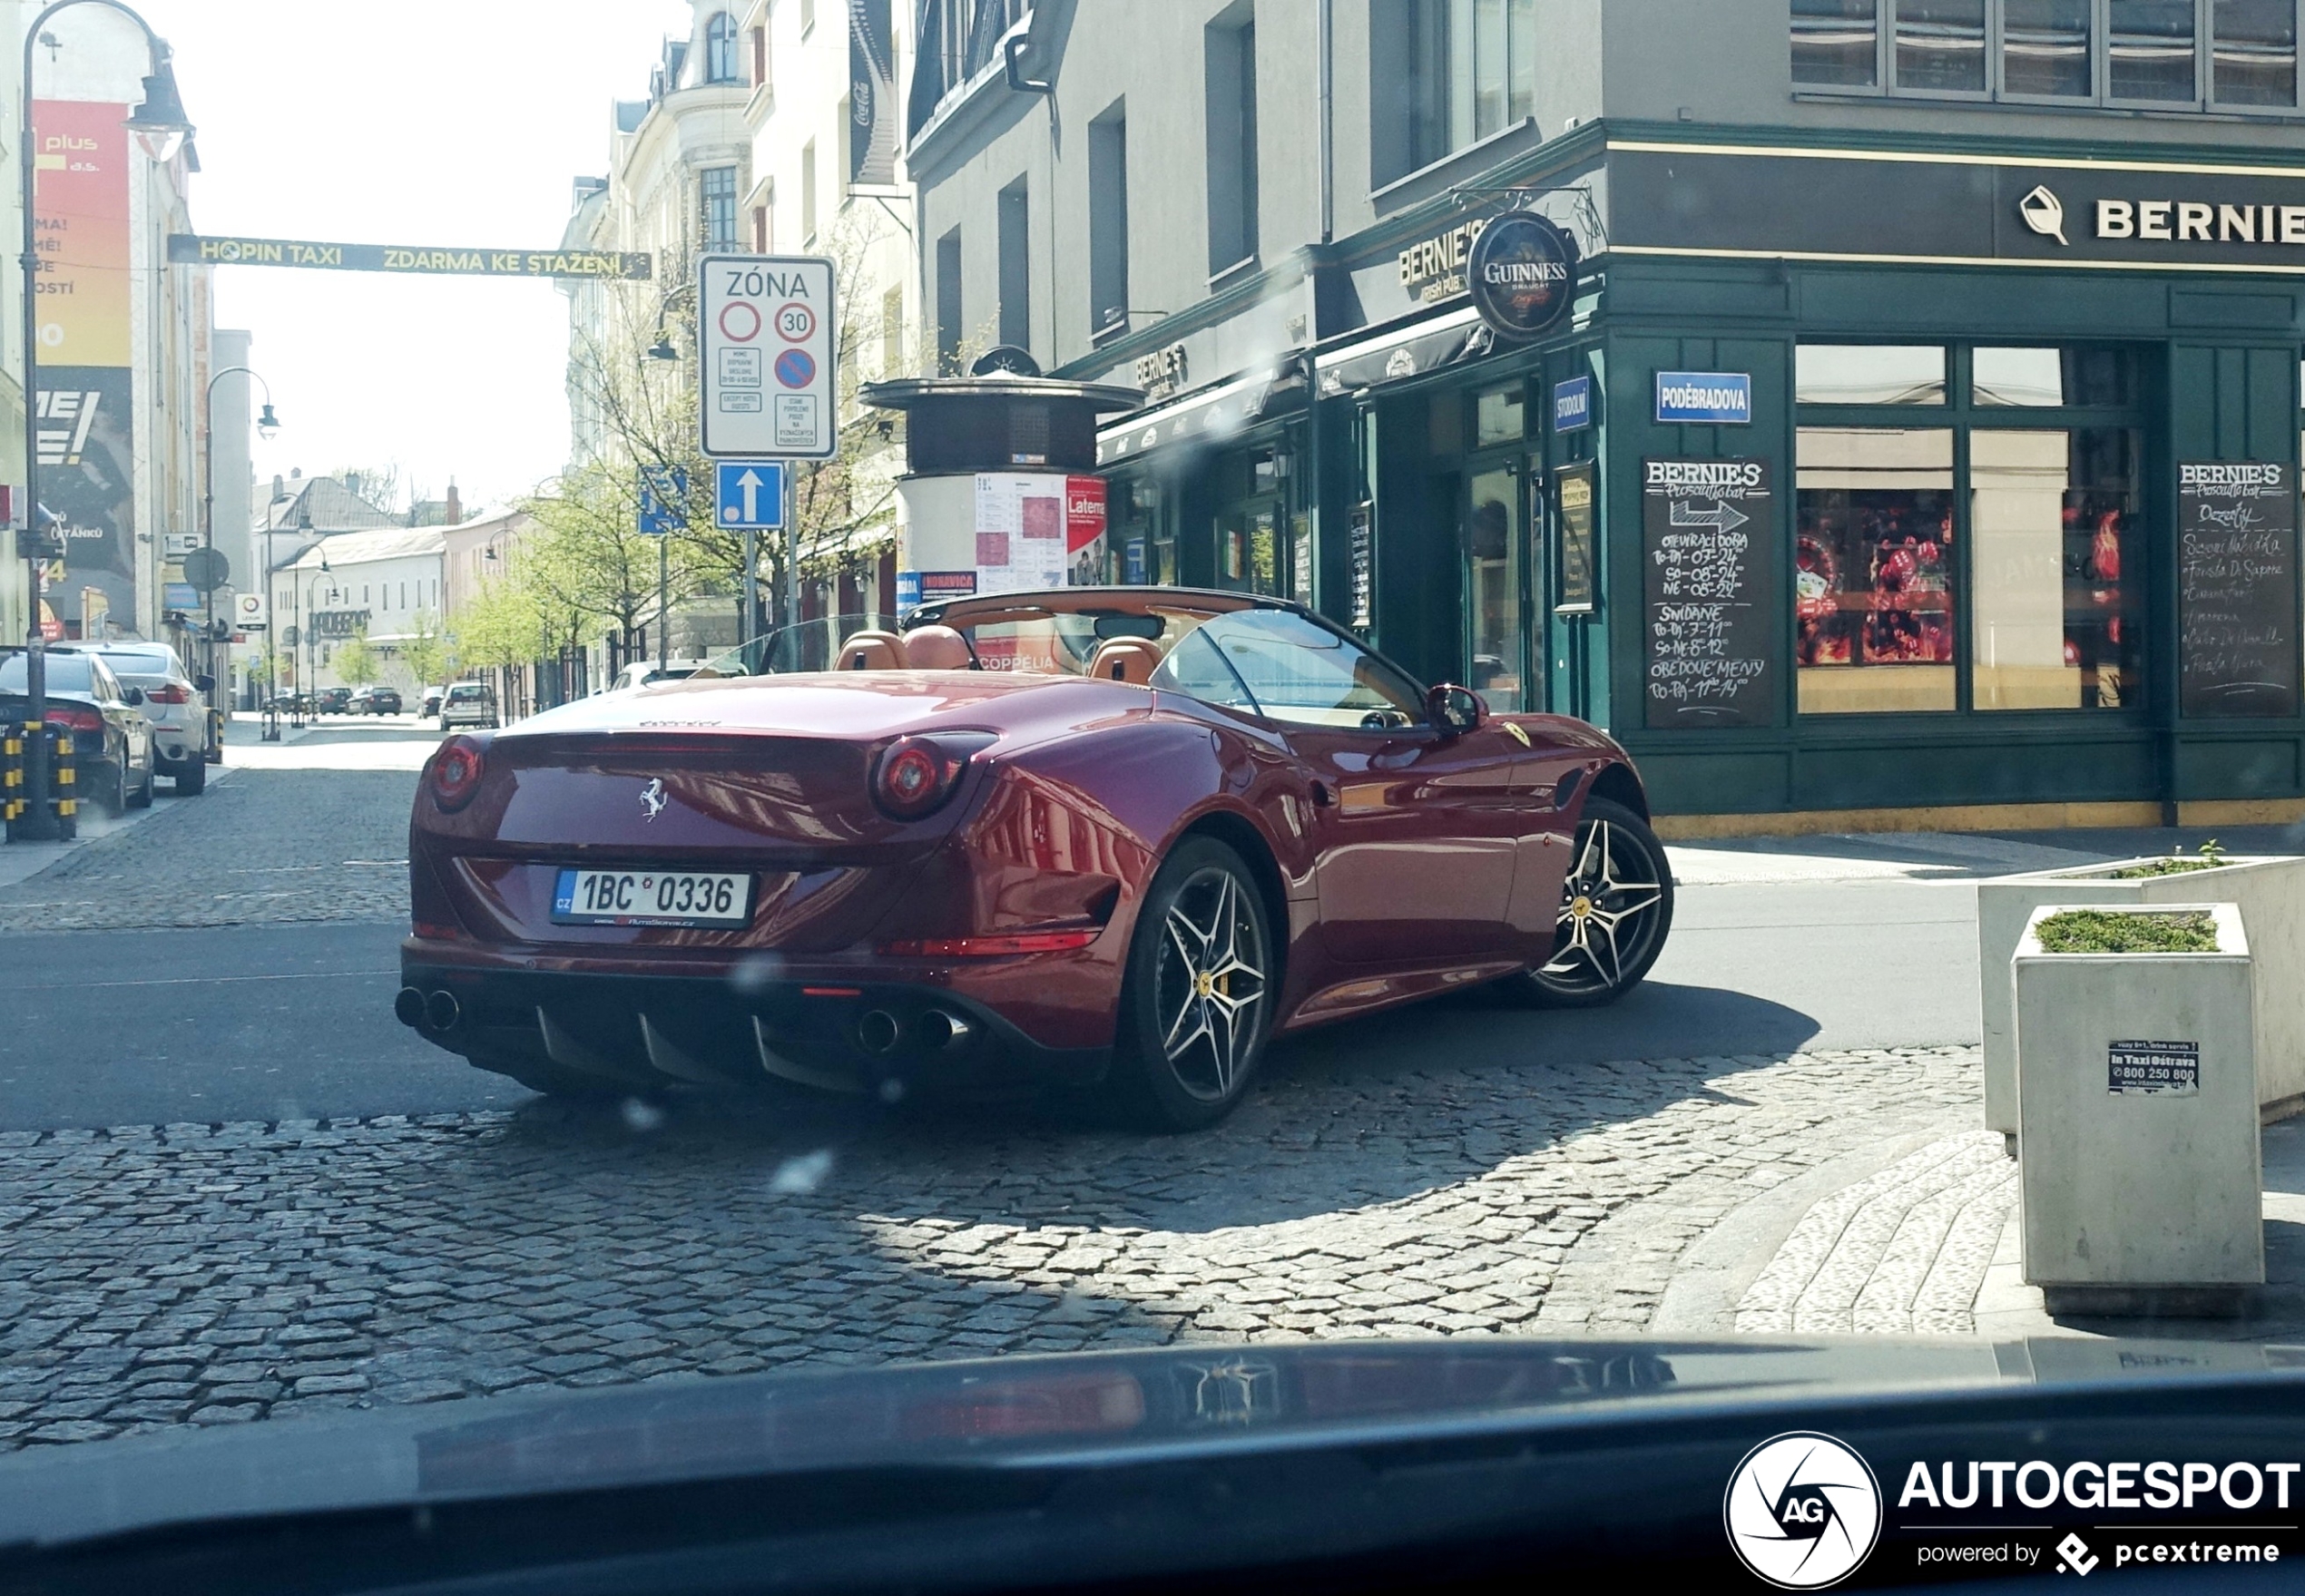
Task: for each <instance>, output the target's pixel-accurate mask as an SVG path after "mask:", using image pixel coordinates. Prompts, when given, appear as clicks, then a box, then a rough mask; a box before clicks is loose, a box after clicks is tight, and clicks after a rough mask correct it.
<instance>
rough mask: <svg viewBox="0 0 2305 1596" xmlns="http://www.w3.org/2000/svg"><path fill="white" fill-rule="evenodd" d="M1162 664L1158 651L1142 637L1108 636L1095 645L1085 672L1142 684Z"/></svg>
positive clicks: (1109, 678)
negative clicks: (1095, 648) (1095, 647)
mask: <svg viewBox="0 0 2305 1596" xmlns="http://www.w3.org/2000/svg"><path fill="white" fill-rule="evenodd" d="M1160 666H1161V651H1160V650H1159V649H1158V648H1157V647H1155V646H1154V645H1153V644H1152V643H1150V642H1148V641H1145V640H1144V639H1143V638H1141V637H1114V638H1108V639H1106V640H1105V641H1103V642H1102V643H1100V644H1098V645H1097V650H1096V652H1095V654H1094V655H1093V656H1092V657H1091V658H1090V660H1089V662H1088V673H1089V674H1090V675H1091V676H1094V677H1095V678H1097V679H1098V680H1099V681H1131V682H1134V683H1135V684H1136V685H1137V686H1139V687H1142V686H1143V685H1144V684H1145V683H1146V682H1148V681H1152V672H1153V671H1157V670H1159V669H1160Z"/></svg>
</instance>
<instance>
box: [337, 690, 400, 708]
mask: <svg viewBox="0 0 2305 1596" xmlns="http://www.w3.org/2000/svg"><path fill="white" fill-rule="evenodd" d="M344 712H345V713H346V714H348V715H397V714H398V713H399V712H400V695H399V693H397V691H395V690H393V689H391V688H388V687H364V688H362V689H361V690H359V691H358V692H356V693H354V694H353V695H352V696H351V698H350V699H349V700H347V701H346V703H345V706H344Z"/></svg>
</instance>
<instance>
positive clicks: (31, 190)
mask: <svg viewBox="0 0 2305 1596" xmlns="http://www.w3.org/2000/svg"><path fill="white" fill-rule="evenodd" d="M74 5H103V6H107V7H109V8H111V9H112V10H113V11H117V12H119V13H120V14H121V15H123V16H125V17H126V18H128V20H129V21H131V22H132V23H134V24H136V25H137V26H138V27H139V28H141V29H142V30H143V34H144V42H145V44H146V46H147V47H148V49H149V50H150V52H151V56H152V75H151V76H149V77H147V78H146V79H144V103H142V104H141V105H139V106H137V107H136V109H135V111H134V113H132V114H131V115H130V117H129V118H128V122H127V126H128V128H129V130H130V131H131V132H133V133H134V134H135V135H136V140H137V142H139V143H141V144H142V145H143V147H144V152H145V153H146V154H147V155H150V156H151V157H152V159H153V160H155V161H164V160H167V159H169V158H170V157H172V156H173V155H174V153H175V145H176V143H177V142H178V141H179V140H181V138H182V137H183V136H184V135H186V134H189V133H190V132H191V131H192V125H191V122H189V121H187V120H186V119H185V116H184V105H183V102H182V101H181V99H180V98H179V97H178V95H177V93H176V73H175V69H174V68H173V67H172V66H171V65H170V64H169V56H170V51H169V48H168V44H167V42H166V41H165V40H163V39H162V37H161V36H160V35H159V34H156V33H154V32H152V24H150V23H148V22H146V21H145V20H144V19H143V17H142V16H141V15H138V14H137V12H136V11H135V10H134V9H133V8H132V7H131V6H129V5H124V4H123V3H122V0H54V4H53V5H50V6H49V7H48V8H47V9H46V10H44V11H43V12H42V13H41V14H40V15H38V16H36V17H34V18H33V20H32V25H31V26H30V27H28V28H26V29H25V34H24V75H23V77H21V78H20V79H18V80H17V81H18V86H19V87H20V89H21V91H22V93H20V94H19V96H18V103H19V104H20V105H21V106H22V107H23V109H24V120H23V125H22V126H21V127H20V128H18V130H17V139H16V151H17V155H18V161H17V171H18V172H19V174H20V178H19V181H21V182H22V184H23V202H24V259H23V261H22V265H23V268H24V497H25V548H24V551H23V552H24V556H25V577H26V579H27V583H26V592H27V595H28V599H29V602H28V604H27V606H26V608H27V609H28V611H29V612H30V615H31V622H30V624H29V625H28V626H26V628H25V699H26V700H27V702H26V705H25V719H26V720H29V721H30V722H31V723H32V724H31V735H30V736H28V737H27V738H26V739H25V772H24V774H25V811H24V818H23V819H22V820H21V821H20V822H18V826H17V835H18V836H20V837H24V838H25V839H26V840H27V841H33V842H48V841H53V840H54V838H55V837H56V836H57V833H58V831H59V829H60V827H58V825H57V823H56V816H55V812H54V808H52V807H51V805H50V802H49V794H50V791H51V782H50V776H49V769H48V736H47V729H46V728H47V720H48V637H47V633H46V632H44V631H42V630H41V625H40V570H41V565H42V563H43V562H44V560H45V559H47V558H50V557H53V553H61V552H62V551H61V549H60V548H59V549H57V550H54V551H52V550H51V548H50V546H49V542H48V539H47V537H46V536H45V535H44V530H43V528H42V527H41V524H40V512H39V509H38V505H39V504H40V313H39V308H38V299H39V295H38V289H39V275H40V238H39V231H38V229H39V210H40V208H39V206H38V205H37V204H36V203H35V202H34V201H35V197H36V194H37V190H36V187H35V185H36V183H37V181H38V180H37V178H36V176H35V174H34V173H35V168H34V161H33V152H34V143H33V141H34V138H35V136H36V135H35V133H34V130H33V125H32V52H33V47H34V45H36V44H39V43H40V41H41V36H42V32H43V30H44V28H45V27H46V26H47V24H48V19H49V18H50V17H52V16H54V15H56V14H57V13H58V12H60V11H64V10H67V9H69V8H70V7H72V6H74Z"/></svg>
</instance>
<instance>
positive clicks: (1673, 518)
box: [1641, 459, 1779, 728]
mask: <svg viewBox="0 0 2305 1596" xmlns="http://www.w3.org/2000/svg"><path fill="white" fill-rule="evenodd" d="M1770 498H1771V495H1770V484H1769V463H1768V462H1767V461H1766V460H1750V459H1745V460H1644V461H1643V462H1642V492H1641V534H1642V536H1641V544H1642V546H1641V567H1642V588H1643V594H1642V596H1643V601H1644V602H1643V606H1642V611H1643V614H1642V619H1643V630H1644V631H1645V632H1647V634H1648V636H1647V639H1646V641H1647V648H1646V651H1645V653H1646V659H1645V661H1644V663H1643V681H1642V695H1641V696H1642V700H1643V723H1644V724H1646V725H1648V726H1650V727H1653V728H1663V727H1682V726H1686V727H1697V726H1766V725H1769V724H1770V723H1771V721H1772V720H1774V719H1775V705H1776V702H1777V698H1778V696H1779V695H1778V689H1777V686H1776V681H1777V677H1778V669H1777V667H1776V666H1775V665H1774V664H1773V663H1772V661H1775V659H1776V657H1777V652H1778V635H1777V634H1778V626H1777V611H1776V598H1775V594H1776V592H1777V580H1776V567H1777V527H1776V514H1775V511H1774V509H1773V508H1772V507H1771V503H1770Z"/></svg>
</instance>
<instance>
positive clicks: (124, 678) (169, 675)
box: [52, 639, 221, 798]
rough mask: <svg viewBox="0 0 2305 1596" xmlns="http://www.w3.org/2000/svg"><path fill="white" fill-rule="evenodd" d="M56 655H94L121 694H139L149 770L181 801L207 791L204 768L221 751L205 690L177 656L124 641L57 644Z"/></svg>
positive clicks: (162, 647) (164, 648)
mask: <svg viewBox="0 0 2305 1596" xmlns="http://www.w3.org/2000/svg"><path fill="white" fill-rule="evenodd" d="M52 651H54V652H56V653H81V654H94V655H96V656H98V657H99V658H101V659H102V660H103V662H104V663H105V664H106V665H107V666H109V667H111V670H112V673H113V675H114V676H116V677H118V678H119V679H120V683H121V685H122V686H123V688H127V687H133V688H141V689H142V690H143V694H144V698H143V703H142V710H143V711H144V715H145V718H146V719H147V720H151V721H152V769H153V770H155V771H156V772H158V773H159V774H160V775H162V776H165V777H168V778H171V779H172V780H173V781H174V782H175V784H176V793H177V796H178V797H180V798H191V797H196V796H198V795H199V794H200V793H201V792H204V791H206V790H207V788H208V768H209V766H210V765H211V764H213V763H216V762H217V761H218V759H220V758H221V749H219V748H218V747H217V743H216V720H215V717H214V716H212V715H211V714H210V713H209V712H208V695H207V693H205V692H204V691H202V688H203V687H205V686H207V685H208V684H207V683H206V682H205V681H194V680H193V679H192V678H191V675H190V674H189V673H187V672H186V671H185V669H184V662H183V661H181V660H180V659H179V658H177V655H176V651H175V650H174V649H172V648H171V647H169V646H168V644H166V643H164V642H145V641H142V640H141V639H123V640H122V641H117V642H102V643H56V644H54V645H52Z"/></svg>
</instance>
